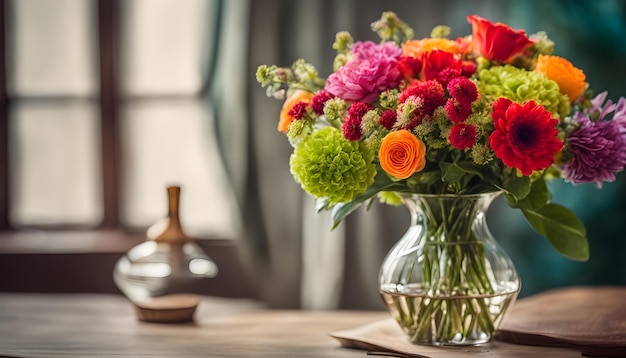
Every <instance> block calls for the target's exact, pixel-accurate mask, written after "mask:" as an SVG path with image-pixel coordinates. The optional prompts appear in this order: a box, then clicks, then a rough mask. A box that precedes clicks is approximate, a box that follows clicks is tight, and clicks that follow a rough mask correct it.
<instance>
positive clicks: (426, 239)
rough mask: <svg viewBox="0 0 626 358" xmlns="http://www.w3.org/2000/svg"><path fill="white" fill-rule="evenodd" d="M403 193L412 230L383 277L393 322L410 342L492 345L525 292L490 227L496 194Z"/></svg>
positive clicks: (382, 272)
mask: <svg viewBox="0 0 626 358" xmlns="http://www.w3.org/2000/svg"><path fill="white" fill-rule="evenodd" d="M400 195H401V196H402V199H403V202H404V204H405V206H406V207H407V208H408V209H409V211H410V214H411V225H410V227H409V229H408V230H407V231H406V233H405V234H404V236H403V237H402V238H401V239H400V240H399V241H398V242H397V243H396V244H395V246H394V247H393V248H392V249H391V250H390V251H389V253H388V254H387V256H386V258H385V259H384V261H383V264H382V267H381V269H380V277H379V289H380V293H381V295H382V297H383V299H384V301H385V304H386V305H387V307H388V308H389V310H390V311H391V314H392V316H393V317H394V318H395V320H396V321H397V322H398V324H399V325H400V326H401V327H402V329H403V330H404V332H405V333H407V335H408V336H409V339H410V340H411V341H412V342H413V343H418V344H431V345H476V344H481V343H486V342H488V341H489V340H490V339H491V337H492V336H493V334H494V333H495V331H496V329H497V328H498V325H499V324H500V323H501V322H502V319H503V317H504V315H505V313H506V311H507V309H508V308H509V307H510V306H511V305H512V304H513V302H514V301H515V299H516V298H517V295H518V293H519V290H520V287H521V285H520V280H519V277H518V275H517V271H516V270H515V267H514V265H513V262H512V261H511V259H510V258H509V256H508V255H507V254H506V252H504V251H503V250H502V248H501V247H500V246H499V245H498V243H497V242H496V241H495V240H494V238H493V236H492V235H491V233H490V232H489V228H488V227H487V221H486V216H485V215H486V211H487V209H488V208H489V206H490V204H491V203H492V201H493V200H494V199H495V198H496V197H497V196H498V195H499V192H493V193H485V194H476V195H423V194H400Z"/></svg>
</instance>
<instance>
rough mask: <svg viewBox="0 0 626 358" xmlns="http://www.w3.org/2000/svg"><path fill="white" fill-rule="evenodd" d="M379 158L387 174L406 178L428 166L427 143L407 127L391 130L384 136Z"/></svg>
mask: <svg viewBox="0 0 626 358" xmlns="http://www.w3.org/2000/svg"><path fill="white" fill-rule="evenodd" d="M378 159H379V160H380V166H381V167H382V168H383V170H384V171H385V172H387V174H389V175H391V176H393V177H395V178H399V179H406V178H408V177H410V176H411V175H413V173H415V172H419V171H420V170H422V169H424V167H425V166H426V145H425V144H424V142H422V141H421V140H419V139H418V138H417V137H416V136H415V135H413V134H412V133H411V132H409V131H408V130H406V129H402V130H399V131H396V132H391V133H389V134H387V135H386V136H385V138H383V142H382V144H381V146H380V149H379V150H378Z"/></svg>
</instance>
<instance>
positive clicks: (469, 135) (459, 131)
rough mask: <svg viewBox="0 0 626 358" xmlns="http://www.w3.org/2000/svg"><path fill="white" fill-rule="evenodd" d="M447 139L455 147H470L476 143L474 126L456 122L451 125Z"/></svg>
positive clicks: (461, 148) (462, 148)
mask: <svg viewBox="0 0 626 358" xmlns="http://www.w3.org/2000/svg"><path fill="white" fill-rule="evenodd" d="M448 139H449V140H450V144H452V146H453V147H455V148H457V149H460V150H465V149H468V148H471V147H472V146H473V145H474V143H476V127H475V126H473V125H470V124H465V123H457V124H455V125H454V126H453V127H452V130H451V131H450V137H448Z"/></svg>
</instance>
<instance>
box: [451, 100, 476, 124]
mask: <svg viewBox="0 0 626 358" xmlns="http://www.w3.org/2000/svg"><path fill="white" fill-rule="evenodd" d="M445 108H446V113H447V114H448V118H450V120H451V121H452V122H454V123H461V122H463V121H465V120H466V119H467V117H469V116H470V114H472V104H471V103H467V102H459V101H457V100H456V99H454V98H450V99H449V100H448V102H446V107H445Z"/></svg>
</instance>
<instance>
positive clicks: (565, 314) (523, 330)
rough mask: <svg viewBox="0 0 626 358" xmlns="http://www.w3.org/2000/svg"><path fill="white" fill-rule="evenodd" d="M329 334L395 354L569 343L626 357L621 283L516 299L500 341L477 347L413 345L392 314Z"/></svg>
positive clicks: (517, 349)
mask: <svg viewBox="0 0 626 358" xmlns="http://www.w3.org/2000/svg"><path fill="white" fill-rule="evenodd" d="M330 335H331V336H332V337H334V338H335V339H337V340H338V341H339V342H340V343H341V345H342V346H343V347H348V348H359V349H367V350H370V351H381V352H387V353H391V354H393V355H394V356H397V357H417V358H422V357H440V356H446V357H447V356H450V357H452V356H456V355H457V354H475V355H478V356H487V357H520V356H528V355H529V354H530V355H545V354H546V352H545V350H543V351H542V350H541V348H539V347H530V346H549V347H567V348H575V349H576V350H578V351H581V352H582V353H583V355H586V356H598V357H626V287H619V288H618V287H577V288H569V289H560V290H553V291H547V292H545V293H541V294H538V295H536V296H531V297H527V298H524V299H520V300H518V301H517V302H516V303H515V304H514V305H513V308H512V309H511V311H510V312H509V314H508V315H507V316H506V318H505V320H504V322H503V324H502V326H501V329H500V330H499V331H498V332H497V334H496V339H498V340H500V341H496V340H492V342H490V343H488V344H485V345H482V346H479V347H432V346H422V345H416V344H413V343H411V342H409V340H408V339H407V336H406V334H404V332H402V330H401V329H400V327H399V326H398V324H397V323H396V322H395V321H394V320H393V318H388V319H384V320H381V321H377V322H373V323H370V324H367V325H364V326H361V327H357V328H354V329H349V330H343V331H337V332H332V333H331V334H330ZM506 342H511V343H516V344H517V345H516V344H508V343H506ZM571 353H572V352H571V351H569V350H562V349H554V350H551V351H550V356H554V357H556V356H558V357H566V356H572V354H571ZM573 356H576V354H574V355H573Z"/></svg>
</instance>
